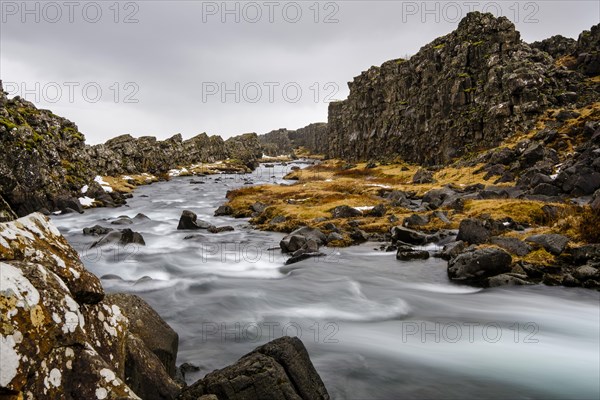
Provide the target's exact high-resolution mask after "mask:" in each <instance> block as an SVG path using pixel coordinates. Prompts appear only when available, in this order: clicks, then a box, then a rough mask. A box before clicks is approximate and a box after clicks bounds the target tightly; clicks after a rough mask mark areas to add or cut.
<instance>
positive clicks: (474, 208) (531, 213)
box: [464, 199, 546, 226]
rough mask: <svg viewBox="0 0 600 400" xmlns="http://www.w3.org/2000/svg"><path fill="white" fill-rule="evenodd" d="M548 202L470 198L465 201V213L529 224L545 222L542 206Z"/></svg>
mask: <svg viewBox="0 0 600 400" xmlns="http://www.w3.org/2000/svg"><path fill="white" fill-rule="evenodd" d="M544 205H546V203H543V202H540V201H534V200H520V199H492V200H468V201H466V202H465V207H464V214H466V216H468V217H485V216H489V217H491V218H493V219H497V220H498V219H504V218H512V219H513V220H515V221H517V222H519V223H521V224H528V225H532V226H535V225H541V224H543V222H544V220H545V218H546V214H545V213H544V211H543V210H542V207H543V206H544Z"/></svg>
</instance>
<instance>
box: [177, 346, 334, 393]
mask: <svg viewBox="0 0 600 400" xmlns="http://www.w3.org/2000/svg"><path fill="white" fill-rule="evenodd" d="M207 394H214V395H216V396H217V398H218V399H219V400H290V399H298V400H300V399H305V400H308V399H311V400H328V399H329V394H328V393H327V389H326V388H325V385H324V384H323V381H322V380H321V378H320V377H319V375H318V373H317V371H316V370H315V368H314V366H313V365H312V363H311V361H310V358H309V356H308V352H307V351H306V348H305V347H304V345H303V344H302V342H301V341H300V340H299V339H298V338H291V337H287V336H286V337H282V338H279V339H275V340H273V341H272V342H269V343H267V344H266V345H264V346H261V347H258V348H257V349H256V350H254V351H253V352H251V353H249V354H247V355H245V356H244V357H242V358H241V359H240V360H239V361H237V362H236V363H235V364H233V365H231V366H229V367H225V368H223V369H220V370H216V371H213V372H211V373H210V374H208V375H206V376H205V377H204V378H203V379H201V380H199V381H198V382H196V383H194V384H193V385H191V386H190V387H188V388H186V389H184V390H183V392H182V393H181V394H180V395H179V397H178V399H179V400H197V399H199V398H201V396H203V395H207Z"/></svg>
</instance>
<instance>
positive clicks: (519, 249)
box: [490, 236, 532, 257]
mask: <svg viewBox="0 0 600 400" xmlns="http://www.w3.org/2000/svg"><path fill="white" fill-rule="evenodd" d="M490 243H492V244H495V245H496V246H499V247H502V248H503V249H505V250H508V251H509V252H511V253H512V254H515V255H517V256H520V257H524V256H526V255H527V254H529V253H531V250H532V248H531V246H529V245H528V244H527V243H525V242H523V241H521V240H519V239H517V238H511V237H504V236H494V237H492V238H491V239H490Z"/></svg>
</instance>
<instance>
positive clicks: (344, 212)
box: [331, 206, 363, 218]
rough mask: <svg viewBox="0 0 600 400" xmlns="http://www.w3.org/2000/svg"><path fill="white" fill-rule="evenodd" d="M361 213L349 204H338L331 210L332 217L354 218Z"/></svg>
mask: <svg viewBox="0 0 600 400" xmlns="http://www.w3.org/2000/svg"><path fill="white" fill-rule="evenodd" d="M362 215H363V214H362V212H361V211H360V210H357V209H356V208H353V207H350V206H338V207H335V208H334V209H333V210H331V216H332V218H354V217H360V216H362Z"/></svg>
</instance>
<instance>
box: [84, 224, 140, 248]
mask: <svg viewBox="0 0 600 400" xmlns="http://www.w3.org/2000/svg"><path fill="white" fill-rule="evenodd" d="M109 244H119V245H122V246H127V245H128V244H139V245H141V246H145V245H146V242H145V241H144V237H143V236H142V234H141V233H139V232H134V231H132V230H131V229H129V228H127V229H121V230H113V231H110V232H108V233H107V234H106V235H104V236H103V237H102V238H100V239H99V240H97V241H95V242H94V243H92V245H91V246H90V247H91V248H93V247H100V246H105V245H109Z"/></svg>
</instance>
